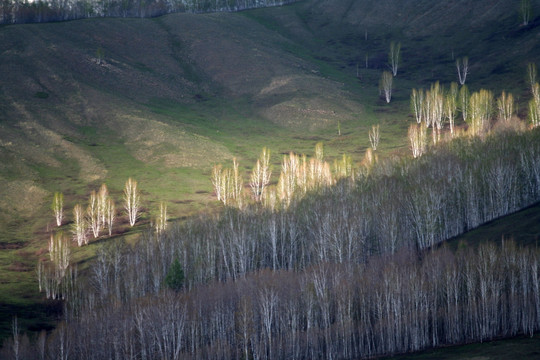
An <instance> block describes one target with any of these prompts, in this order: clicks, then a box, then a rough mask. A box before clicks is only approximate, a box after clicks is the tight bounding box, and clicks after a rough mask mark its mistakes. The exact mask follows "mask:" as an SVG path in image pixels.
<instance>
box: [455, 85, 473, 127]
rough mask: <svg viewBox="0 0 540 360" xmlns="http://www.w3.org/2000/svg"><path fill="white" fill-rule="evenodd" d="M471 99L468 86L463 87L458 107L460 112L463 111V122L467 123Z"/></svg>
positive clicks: (460, 90) (460, 91)
mask: <svg viewBox="0 0 540 360" xmlns="http://www.w3.org/2000/svg"><path fill="white" fill-rule="evenodd" d="M470 98H471V96H470V94H469V88H468V87H467V85H462V86H461V89H459V98H458V105H459V110H460V111H461V117H462V119H463V121H467V116H468V113H469V100H470Z"/></svg>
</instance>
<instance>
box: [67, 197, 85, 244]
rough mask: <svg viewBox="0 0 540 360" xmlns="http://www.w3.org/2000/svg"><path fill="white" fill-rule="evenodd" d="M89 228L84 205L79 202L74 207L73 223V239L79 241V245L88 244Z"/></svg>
mask: <svg viewBox="0 0 540 360" xmlns="http://www.w3.org/2000/svg"><path fill="white" fill-rule="evenodd" d="M87 229H88V228H87V224H86V218H85V216H84V210H83V207H82V206H81V205H80V204H77V205H75V207H74V208H73V224H72V225H71V232H72V233H73V239H74V240H75V241H76V242H77V245H78V246H82V245H83V244H88V236H87Z"/></svg>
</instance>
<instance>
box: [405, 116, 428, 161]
mask: <svg viewBox="0 0 540 360" xmlns="http://www.w3.org/2000/svg"><path fill="white" fill-rule="evenodd" d="M407 134H408V137H409V143H410V145H411V151H412V155H413V158H417V157H420V156H422V154H424V152H425V151H426V144H427V141H426V140H427V127H426V125H425V124H424V123H422V124H411V125H410V126H409V130H408V133H407Z"/></svg>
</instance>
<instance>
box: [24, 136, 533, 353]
mask: <svg viewBox="0 0 540 360" xmlns="http://www.w3.org/2000/svg"><path fill="white" fill-rule="evenodd" d="M539 136H540V133H539V131H538V129H536V130H533V131H531V132H528V133H525V134H514V133H502V134H493V135H490V136H488V137H487V138H486V139H485V140H482V139H480V138H472V139H463V140H462V141H459V140H454V141H452V142H450V143H449V144H447V145H445V146H443V145H439V146H438V147H437V149H436V151H433V152H432V153H429V154H426V155H424V156H423V157H422V158H420V159H411V160H405V161H400V162H397V163H394V162H388V163H386V164H377V165H376V166H375V167H374V168H373V169H372V172H371V173H369V174H365V175H364V176H362V177H361V178H359V179H357V180H355V181H352V180H350V179H348V180H343V181H342V182H340V183H338V184H336V185H334V186H331V187H329V188H326V189H325V188H321V190H319V191H316V192H312V193H308V194H307V195H306V196H305V197H304V198H303V199H301V200H298V201H294V200H293V202H292V203H291V204H290V205H289V206H288V207H286V208H283V209H282V210H275V211H270V210H266V209H265V208H264V207H259V206H255V207H248V208H246V209H243V210H237V209H234V208H229V209H228V210H227V211H225V212H223V213H221V214H219V215H217V216H215V217H211V218H208V217H207V218H201V219H194V220H192V221H189V222H187V223H186V224H183V225H178V226H177V227H176V228H174V229H173V230H170V231H167V232H164V233H161V234H157V233H155V232H153V231H150V232H148V233H147V234H146V236H143V237H142V238H141V239H140V240H139V241H138V242H137V243H136V244H135V245H134V246H129V245H126V244H123V243H121V242H116V243H113V244H110V245H109V246H103V247H102V248H100V250H99V251H98V254H97V259H96V261H95V262H94V263H93V265H92V266H91V267H90V268H89V272H88V275H87V278H86V280H80V281H75V282H73V285H72V286H70V287H67V288H66V290H64V292H63V293H62V295H61V296H62V297H65V298H66V299H67V310H66V314H65V317H66V320H65V322H64V323H63V324H61V325H60V326H59V328H58V329H56V330H55V331H54V332H53V333H52V334H51V335H49V336H48V338H47V339H43V343H44V344H46V345H42V347H41V348H40V349H38V350H39V351H41V352H42V354H44V355H45V354H47V356H49V357H51V358H58V357H61V358H63V357H65V356H66V355H67V354H70V356H74V357H75V358H81V359H86V358H93V357H97V358H107V357H115V358H126V357H135V358H139V357H140V358H163V357H165V358H201V359H213V358H216V359H219V358H227V359H229V358H243V357H245V358H250V357H253V358H265V359H266V358H268V359H274V358H283V357H290V358H295V359H296V358H298V359H307V358H309V359H313V358H321V359H333V358H364V357H365V358H369V357H372V356H375V355H384V354H393V353H399V352H408V351H415V350H420V349H425V348H427V347H435V346H440V345H451V344H460V343H464V342H471V341H484V340H490V339H493V338H498V337H504V336H512V335H517V334H527V335H532V334H533V333H534V332H535V331H538V329H540V311H539V310H540V276H539V270H540V262H539V258H538V256H539V253H538V249H537V248H533V247H531V248H522V247H520V246H517V245H516V244H515V243H513V242H512V241H509V242H508V241H507V242H503V243H502V245H501V246H495V245H494V244H489V243H488V244H483V245H480V246H479V247H478V248H477V249H466V248H465V249H462V250H459V251H457V252H456V253H452V252H451V251H449V250H447V249H445V248H441V249H437V248H436V245H437V244H439V243H440V242H442V241H443V240H446V239H448V238H450V237H452V236H455V235H457V234H459V233H461V232H463V231H465V230H467V229H469V228H472V227H475V226H477V225H478V224H480V223H483V222H486V221H488V220H490V219H493V218H495V217H498V216H500V215H504V214H506V213H508V212H511V211H514V210H516V209H518V208H521V207H524V206H527V205H529V204H531V203H534V202H537V201H538V200H539V198H540V176H539V173H538V169H540V166H538V161H540V141H539ZM531 161H532V162H531ZM179 260H180V261H179ZM180 266H181V267H180ZM72 281H73V280H72ZM169 288H170V289H169ZM171 289H172V290H174V291H172V290H171ZM95 344H100V346H99V348H98V349H96V346H95ZM36 346H38V344H36ZM22 349H24V350H25V351H29V352H30V351H31V350H30V348H28V347H22Z"/></svg>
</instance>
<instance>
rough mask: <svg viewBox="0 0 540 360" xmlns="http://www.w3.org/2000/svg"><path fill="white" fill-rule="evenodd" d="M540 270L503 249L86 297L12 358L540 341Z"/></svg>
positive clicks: (313, 354) (223, 354) (271, 354)
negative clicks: (97, 300) (98, 299)
mask: <svg viewBox="0 0 540 360" xmlns="http://www.w3.org/2000/svg"><path fill="white" fill-rule="evenodd" d="M539 260H540V253H539V252H538V250H537V249H522V248H518V247H516V246H515V244H514V243H512V242H504V244H503V245H502V247H501V248H497V247H496V246H495V245H493V244H486V245H480V247H479V248H478V249H476V250H473V249H466V250H461V251H458V252H457V254H454V253H452V252H451V251H449V250H447V249H444V248H443V249H440V250H436V251H433V252H428V253H426V254H425V255H424V256H423V258H422V259H421V260H420V261H418V257H417V255H416V254H414V253H411V252H407V251H404V252H401V253H399V254H396V255H395V256H380V257H379V256H377V257H373V258H371V259H370V260H369V261H368V262H366V263H360V264H359V263H344V264H341V265H338V264H335V263H324V262H323V263H319V264H318V265H316V266H312V267H309V268H306V269H305V270H304V271H300V272H297V271H286V270H282V271H274V272H272V271H268V270H262V271H259V272H255V273H253V274H249V275H247V276H246V277H243V278H242V279H239V280H237V281H234V282H232V281H227V282H223V283H216V282H211V283H209V284H207V285H203V286H199V287H196V288H194V289H192V290H191V291H185V292H179V293H174V292H171V291H162V292H160V293H159V294H158V295H152V296H147V297H144V298H140V299H137V298H133V299H131V300H129V301H127V302H122V303H119V302H113V301H111V302H104V303H101V306H95V305H93V304H92V302H93V301H94V300H93V299H92V297H87V298H86V299H85V300H84V302H83V305H82V306H81V307H80V308H79V311H80V312H79V316H75V317H71V316H68V317H67V318H66V320H65V321H64V322H63V323H61V324H60V325H59V326H58V328H57V329H56V330H54V331H53V332H52V333H51V334H49V335H48V336H47V338H46V339H43V340H41V341H38V342H36V345H35V347H33V346H32V345H29V344H28V343H26V347H22V346H21V343H20V342H19V343H18V344H19V345H18V356H19V357H18V358H19V359H25V358H28V359H29V358H33V359H34V358H37V357H39V358H42V359H68V358H77V359H205V360H208V359H250V358H253V359H359V358H371V357H373V356H379V355H383V354H392V353H397V352H408V351H415V350H420V349H425V348H429V347H434V346H440V345H448V344H457V343H467V342H475V341H484V340H490V339H493V338H496V337H500V336H515V335H517V334H527V335H532V334H533V333H534V331H537V330H538V329H540V278H539V271H540V263H539ZM96 295H99V294H96ZM8 345H9V344H8ZM7 349H8V347H7V346H5V347H4V351H6V350H7ZM7 355H8V354H6V357H5V358H6V359H7V358H8V357H7Z"/></svg>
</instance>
